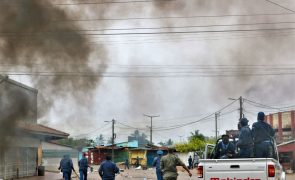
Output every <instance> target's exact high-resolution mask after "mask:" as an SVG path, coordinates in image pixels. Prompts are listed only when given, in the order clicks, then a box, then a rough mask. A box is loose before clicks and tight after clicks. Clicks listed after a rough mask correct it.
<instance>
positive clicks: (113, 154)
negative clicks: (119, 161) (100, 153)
mask: <svg viewBox="0 0 295 180" xmlns="http://www.w3.org/2000/svg"><path fill="white" fill-rule="evenodd" d="M104 122H112V161H114V158H115V153H114V146H115V138H116V134H115V122H116V121H115V119H112V121H104Z"/></svg>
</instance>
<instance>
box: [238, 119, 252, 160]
mask: <svg viewBox="0 0 295 180" xmlns="http://www.w3.org/2000/svg"><path fill="white" fill-rule="evenodd" d="M248 122H249V121H248V119H247V118H242V119H241V120H240V125H241V129H240V135H239V141H238V143H237V146H238V148H240V152H239V157H240V158H250V157H252V154H253V139H252V134H251V130H250V128H249V126H248Z"/></svg>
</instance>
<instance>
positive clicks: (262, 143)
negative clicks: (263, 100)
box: [252, 112, 275, 158]
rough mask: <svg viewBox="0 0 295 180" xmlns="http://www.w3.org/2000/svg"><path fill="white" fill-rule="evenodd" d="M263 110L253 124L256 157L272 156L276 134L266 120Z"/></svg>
mask: <svg viewBox="0 0 295 180" xmlns="http://www.w3.org/2000/svg"><path fill="white" fill-rule="evenodd" d="M264 120H265V115H264V113H263V112H259V113H258V115H257V122H255V123H254V124H253V125H252V136H253V141H254V155H255V157H256V158H267V157H271V154H272V151H271V149H272V141H271V139H272V138H273V137H274V135H275V131H274V129H273V128H272V127H271V126H270V125H269V124H267V123H266V122H265V121H264Z"/></svg>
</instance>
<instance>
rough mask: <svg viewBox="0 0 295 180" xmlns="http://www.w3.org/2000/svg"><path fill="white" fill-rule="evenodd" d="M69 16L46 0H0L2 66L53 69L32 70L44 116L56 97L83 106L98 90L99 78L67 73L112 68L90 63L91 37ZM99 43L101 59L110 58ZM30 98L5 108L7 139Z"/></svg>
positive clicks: (0, 56)
mask: <svg viewBox="0 0 295 180" xmlns="http://www.w3.org/2000/svg"><path fill="white" fill-rule="evenodd" d="M78 16H79V14H78ZM64 19H70V18H68V15H67V14H66V13H65V12H64V11H63V10H61V9H59V8H58V7H57V6H54V5H52V4H51V3H50V1H47V0H25V1H1V4H0V63H1V64H2V65H3V66H2V68H1V70H3V67H5V69H4V70H5V71H11V72H13V70H15V68H16V67H22V69H21V70H17V71H16V72H37V73H38V74H42V73H46V72H50V73H49V74H50V75H49V76H38V75H37V76H32V81H33V83H34V84H35V86H34V88H37V89H38V90H39V94H38V116H39V118H41V117H42V116H44V115H45V114H46V113H48V111H49V109H50V108H52V107H53V105H54V102H55V101H56V100H60V99H63V98H70V99H73V100H74V101H75V102H76V103H79V104H80V105H81V106H83V105H89V104H91V101H92V99H93V91H94V90H95V89H96V86H97V85H98V84H99V82H100V78H98V77H97V76H91V77H88V78H84V77H79V76H72V75H67V73H69V72H75V73H79V72H86V73H92V72H93V71H94V68H97V69H99V70H100V72H104V71H105V69H106V68H107V67H106V66H103V67H93V65H92V67H90V65H89V61H88V60H89V57H90V55H91V53H92V49H91V46H90V45H89V41H88V39H87V38H86V37H85V36H83V35H81V34H80V33H79V32H77V31H73V30H77V29H81V28H79V26H77V25H75V23H73V22H71V23H62V22H59V21H58V20H64ZM95 48H96V51H97V52H98V54H99V55H98V56H99V57H98V58H96V60H99V61H100V64H106V63H104V61H105V60H106V58H107V52H106V50H105V49H104V47H103V46H95ZM22 70H23V71H22ZM52 72H53V73H52ZM54 73H56V74H54ZM58 74H59V75H60V74H62V76H59V75H58ZM57 75H58V76H57ZM2 93H4V92H2ZM20 98H21V97H20ZM1 101H3V99H2V100H1ZM9 101H10V100H9V99H4V102H1V103H10V102H9ZM24 101H25V100H24ZM25 104H26V103H25V102H24V103H23V104H19V105H18V106H19V107H15V108H9V109H6V112H5V116H3V114H2V113H1V117H2V118H1V124H2V121H5V122H8V121H9V122H11V123H8V124H6V125H4V126H2V125H1V129H0V132H1V137H4V140H5V137H6V136H8V135H13V130H14V129H13V127H14V124H15V122H16V121H19V120H22V118H21V117H22V116H23V114H22V113H21V112H22V111H21V110H22V108H24V107H22V105H25ZM15 110H17V111H15ZM18 110H20V111H18ZM3 129H6V131H3ZM4 140H1V142H0V143H1V144H2V141H4Z"/></svg>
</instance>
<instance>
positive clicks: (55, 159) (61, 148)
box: [42, 142, 79, 171]
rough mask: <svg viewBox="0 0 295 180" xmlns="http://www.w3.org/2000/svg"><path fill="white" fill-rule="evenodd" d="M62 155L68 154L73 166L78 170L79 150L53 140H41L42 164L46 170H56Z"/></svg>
mask: <svg viewBox="0 0 295 180" xmlns="http://www.w3.org/2000/svg"><path fill="white" fill-rule="evenodd" d="M64 155H70V157H71V159H72V161H73V165H74V168H75V169H76V170H78V159H79V152H78V150H77V149H75V148H72V147H70V146H65V145H60V144H57V143H54V142H42V165H43V166H45V169H46V170H49V171H56V170H57V168H58V167H59V165H60V160H61V158H62V157H63V156H64Z"/></svg>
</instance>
